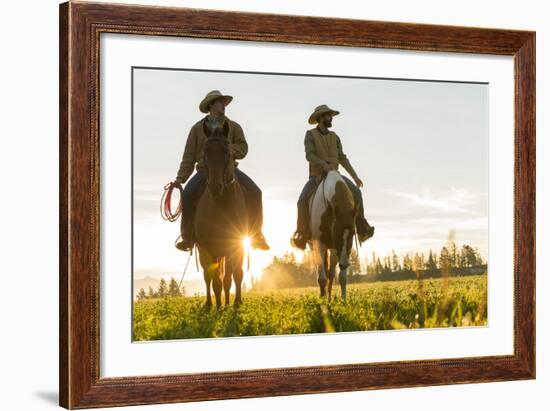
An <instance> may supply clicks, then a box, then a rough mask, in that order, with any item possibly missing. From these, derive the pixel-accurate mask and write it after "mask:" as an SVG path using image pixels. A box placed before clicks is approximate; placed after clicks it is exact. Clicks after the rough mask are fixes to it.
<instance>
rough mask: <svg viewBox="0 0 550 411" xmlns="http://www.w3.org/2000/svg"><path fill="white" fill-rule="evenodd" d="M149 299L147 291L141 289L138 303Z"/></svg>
mask: <svg viewBox="0 0 550 411" xmlns="http://www.w3.org/2000/svg"><path fill="white" fill-rule="evenodd" d="M146 298H147V294H145V290H144V289H143V288H140V289H139V293H138V295H137V299H138V301H142V300H145V299H146Z"/></svg>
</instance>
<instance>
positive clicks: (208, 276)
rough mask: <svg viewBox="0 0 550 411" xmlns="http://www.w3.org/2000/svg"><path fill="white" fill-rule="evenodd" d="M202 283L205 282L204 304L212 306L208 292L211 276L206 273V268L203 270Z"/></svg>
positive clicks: (210, 295) (210, 294)
mask: <svg viewBox="0 0 550 411" xmlns="http://www.w3.org/2000/svg"><path fill="white" fill-rule="evenodd" d="M203 277H204V283H205V284H206V306H207V307H212V293H211V292H210V285H211V284H212V277H211V275H210V274H209V273H208V270H204V271H203Z"/></svg>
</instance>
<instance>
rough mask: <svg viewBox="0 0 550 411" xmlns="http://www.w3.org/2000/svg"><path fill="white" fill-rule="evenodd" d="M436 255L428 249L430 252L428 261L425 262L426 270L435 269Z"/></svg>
mask: <svg viewBox="0 0 550 411" xmlns="http://www.w3.org/2000/svg"><path fill="white" fill-rule="evenodd" d="M436 260H437V255H435V253H434V252H433V251H432V250H431V249H430V253H429V254H428V261H427V262H426V265H425V267H426V270H428V271H432V270H437V263H436Z"/></svg>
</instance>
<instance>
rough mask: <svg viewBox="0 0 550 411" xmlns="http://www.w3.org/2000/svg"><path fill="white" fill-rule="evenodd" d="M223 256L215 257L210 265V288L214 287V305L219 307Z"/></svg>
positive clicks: (220, 302)
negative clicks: (214, 260) (213, 262)
mask: <svg viewBox="0 0 550 411" xmlns="http://www.w3.org/2000/svg"><path fill="white" fill-rule="evenodd" d="M223 263H224V261H223V258H220V259H217V260H216V263H215V264H213V265H212V266H211V267H212V268H211V269H212V288H213V289H214V297H215V298H216V307H217V308H220V307H221V305H222V277H223V272H224V267H223Z"/></svg>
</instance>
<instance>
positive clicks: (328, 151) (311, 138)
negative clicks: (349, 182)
mask: <svg viewBox="0 0 550 411" xmlns="http://www.w3.org/2000/svg"><path fill="white" fill-rule="evenodd" d="M304 146H305V151H306V159H307V161H308V162H309V176H310V177H313V176H318V175H320V174H322V173H323V166H324V165H325V164H329V166H330V168H331V170H336V171H337V170H338V166H339V165H341V166H342V167H344V169H345V170H346V171H347V172H348V173H349V175H350V176H352V177H353V178H354V179H357V178H358V177H357V173H356V172H355V170H354V169H353V167H352V165H351V163H350V161H349V159H348V157H347V156H346V154H345V153H344V150H343V147H342V142H341V141H340V137H338V135H337V134H336V133H335V132H334V131H329V132H328V133H327V134H322V133H321V132H320V131H319V129H318V128H317V127H315V128H312V129H311V130H307V131H306V136H305V139H304Z"/></svg>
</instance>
